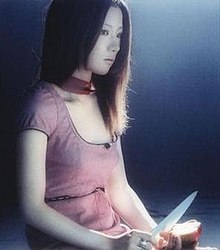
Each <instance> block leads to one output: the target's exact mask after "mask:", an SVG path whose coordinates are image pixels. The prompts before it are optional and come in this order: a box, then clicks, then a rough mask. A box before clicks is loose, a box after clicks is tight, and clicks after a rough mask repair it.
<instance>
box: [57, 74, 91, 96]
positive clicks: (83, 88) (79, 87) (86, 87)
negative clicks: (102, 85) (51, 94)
mask: <svg viewBox="0 0 220 250" xmlns="http://www.w3.org/2000/svg"><path fill="white" fill-rule="evenodd" d="M60 87H61V88H62V89H63V90H66V91H68V92H71V93H76V94H83V95H89V94H93V93H94V92H95V88H94V86H93V84H92V82H86V81H83V80H81V79H78V78H76V77H74V76H71V77H70V78H69V79H68V80H66V81H65V82H63V83H62V84H61V85H60Z"/></svg>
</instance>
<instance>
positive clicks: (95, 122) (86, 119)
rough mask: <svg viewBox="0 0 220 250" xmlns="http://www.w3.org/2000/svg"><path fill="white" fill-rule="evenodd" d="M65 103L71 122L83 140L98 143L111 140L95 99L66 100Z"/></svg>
mask: <svg viewBox="0 0 220 250" xmlns="http://www.w3.org/2000/svg"><path fill="white" fill-rule="evenodd" d="M65 105H66V107H67V110H68V113H69V117H70V119H71V122H72V124H73V125H74V127H75V129H76V131H77V132H78V134H79V135H80V136H81V137H82V138H83V139H84V140H85V141H87V142H90V143H96V144H100V143H106V142H110V141H111V140H112V138H111V135H110V132H109V130H108V129H107V128H106V126H105V123H104V120H103V117H102V114H101V112H100V109H99V106H98V104H97V102H96V100H91V101H88V102H86V103H80V102H78V103H67V102H66V103H65Z"/></svg>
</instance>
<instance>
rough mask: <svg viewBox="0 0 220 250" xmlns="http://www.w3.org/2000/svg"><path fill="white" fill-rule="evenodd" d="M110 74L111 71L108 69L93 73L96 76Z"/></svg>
mask: <svg viewBox="0 0 220 250" xmlns="http://www.w3.org/2000/svg"><path fill="white" fill-rule="evenodd" d="M108 72H109V69H107V70H96V71H93V73H95V74H96V75H100V76H104V75H107V74H108Z"/></svg>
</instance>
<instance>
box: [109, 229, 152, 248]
mask: <svg viewBox="0 0 220 250" xmlns="http://www.w3.org/2000/svg"><path fill="white" fill-rule="evenodd" d="M112 242H113V245H112V250H115V249H120V250H143V249H145V250H150V249H153V243H152V241H151V234H148V233H146V232H142V231H139V230H132V232H131V233H130V234H127V235H124V236H122V237H121V238H118V239H114V240H113V241H112Z"/></svg>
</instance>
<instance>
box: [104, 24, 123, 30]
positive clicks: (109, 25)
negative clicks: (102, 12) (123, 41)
mask: <svg viewBox="0 0 220 250" xmlns="http://www.w3.org/2000/svg"><path fill="white" fill-rule="evenodd" d="M104 25H105V26H108V27H110V28H112V25H111V24H108V23H104ZM119 29H123V27H122V26H120V27H118V28H117V30H119Z"/></svg>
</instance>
